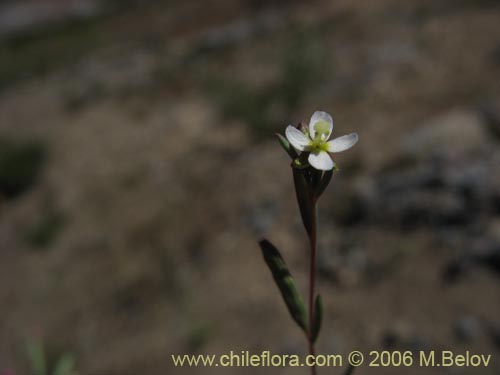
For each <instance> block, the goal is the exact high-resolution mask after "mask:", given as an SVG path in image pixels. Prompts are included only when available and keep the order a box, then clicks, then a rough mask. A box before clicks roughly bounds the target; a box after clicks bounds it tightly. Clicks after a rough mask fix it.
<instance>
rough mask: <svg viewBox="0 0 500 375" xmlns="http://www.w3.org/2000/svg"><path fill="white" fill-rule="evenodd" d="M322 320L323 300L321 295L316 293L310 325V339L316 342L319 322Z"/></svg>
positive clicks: (319, 327)
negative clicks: (312, 318) (311, 323)
mask: <svg viewBox="0 0 500 375" xmlns="http://www.w3.org/2000/svg"><path fill="white" fill-rule="evenodd" d="M322 322H323V301H322V300H321V296H320V295H317V296H316V300H315V302H314V320H313V326H312V336H311V337H312V341H313V342H316V340H317V339H318V336H319V332H320V330H321V323H322Z"/></svg>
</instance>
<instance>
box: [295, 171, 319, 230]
mask: <svg viewBox="0 0 500 375" xmlns="http://www.w3.org/2000/svg"><path fill="white" fill-rule="evenodd" d="M292 171H293V182H294V184H295V194H296V196H297V203H298V205H299V210H300V216H301V218H302V222H303V223H304V227H305V228H306V231H307V234H308V235H309V236H310V235H311V231H312V225H313V216H312V215H314V209H313V204H314V203H313V202H312V197H311V195H312V194H311V187H310V183H309V179H308V171H307V170H304V169H297V168H292Z"/></svg>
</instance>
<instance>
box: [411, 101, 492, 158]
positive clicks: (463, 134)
mask: <svg viewBox="0 0 500 375" xmlns="http://www.w3.org/2000/svg"><path fill="white" fill-rule="evenodd" d="M487 143H488V134H487V131H486V129H485V124H484V121H483V118H482V117H481V116H480V115H479V114H478V113H476V112H474V111H469V110H462V109H456V110H452V111H450V112H447V113H444V114H442V115H439V116H437V117H435V118H433V119H431V120H429V121H427V122H426V123H425V124H424V125H422V126H420V127H418V128H417V129H416V130H415V131H413V132H412V133H410V134H409V135H408V136H407V137H406V138H405V139H404V140H403V142H402V149H403V152H405V153H409V154H410V155H413V156H415V157H417V158H419V159H421V158H426V157H428V156H436V155H439V156H445V157H446V158H457V157H463V156H464V155H467V154H470V153H471V152H475V151H478V150H479V151H480V150H481V149H482V148H483V147H484V145H485V144H487Z"/></svg>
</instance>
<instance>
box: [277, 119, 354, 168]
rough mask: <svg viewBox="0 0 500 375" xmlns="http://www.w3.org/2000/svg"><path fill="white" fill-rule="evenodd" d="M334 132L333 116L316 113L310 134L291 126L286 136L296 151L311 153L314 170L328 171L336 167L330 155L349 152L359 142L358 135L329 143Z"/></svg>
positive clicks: (287, 129) (309, 159)
mask: <svg viewBox="0 0 500 375" xmlns="http://www.w3.org/2000/svg"><path fill="white" fill-rule="evenodd" d="M332 131H333V119H332V116H330V115H329V114H328V113H326V112H322V111H316V112H314V114H313V115H312V117H311V121H310V122H309V134H305V133H303V132H302V131H300V130H299V129H297V128H296V127H294V126H291V125H289V126H287V128H286V131H285V135H286V138H287V139H288V141H289V142H290V144H291V145H292V146H293V147H294V148H295V149H297V150H298V151H307V152H309V156H308V158H307V160H308V161H309V164H310V165H311V166H312V167H313V168H316V169H319V170H322V171H328V170H330V169H333V167H334V166H335V163H334V162H333V160H332V158H331V157H330V155H329V153H331V152H341V151H345V150H348V149H350V148H351V147H352V146H354V145H355V144H356V142H358V135H357V134H356V133H351V134H349V135H344V136H342V137H338V138H335V139H332V140H331V141H328V139H329V138H330V135H331V134H332Z"/></svg>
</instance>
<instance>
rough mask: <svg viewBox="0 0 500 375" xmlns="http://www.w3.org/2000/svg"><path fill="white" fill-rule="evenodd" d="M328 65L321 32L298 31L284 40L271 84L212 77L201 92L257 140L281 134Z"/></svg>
mask: <svg viewBox="0 0 500 375" xmlns="http://www.w3.org/2000/svg"><path fill="white" fill-rule="evenodd" d="M331 61H332V59H331V55H330V53H329V51H328V49H327V48H326V47H325V43H324V40H323V39H322V37H321V32H320V30H319V29H318V28H301V29H298V30H296V31H295V32H294V33H292V35H291V36H289V39H287V41H286V43H285V46H284V48H283V51H282V53H281V57H280V58H279V59H278V60H277V62H276V63H277V64H278V66H279V68H278V72H279V74H278V76H277V78H276V79H275V80H273V81H272V82H269V83H268V84H267V85H264V86H263V87H257V88H256V87H252V85H250V84H249V83H248V82H245V81H244V80H239V79H237V78H236V79H235V78H233V77H230V76H228V75H224V74H220V73H214V74H211V75H209V76H208V77H207V78H205V80H204V88H205V90H206V92H207V95H208V96H209V97H211V98H212V100H214V102H215V104H216V105H217V107H218V108H219V111H220V113H221V115H222V116H224V117H226V118H233V119H237V120H241V121H244V122H245V123H246V124H247V125H248V126H249V127H250V129H251V132H252V134H253V135H254V137H255V138H256V139H257V140H260V139H264V138H267V137H269V136H270V135H271V134H273V133H275V132H276V131H278V130H280V129H281V128H282V126H283V124H282V120H283V118H287V116H288V115H289V114H290V113H291V112H293V111H294V110H296V107H297V106H300V105H301V104H302V103H303V102H304V101H305V100H306V99H307V97H308V95H310V93H311V91H314V90H315V89H317V88H318V87H320V85H321V84H322V82H323V80H324V77H325V76H326V72H327V71H330V70H331Z"/></svg>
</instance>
